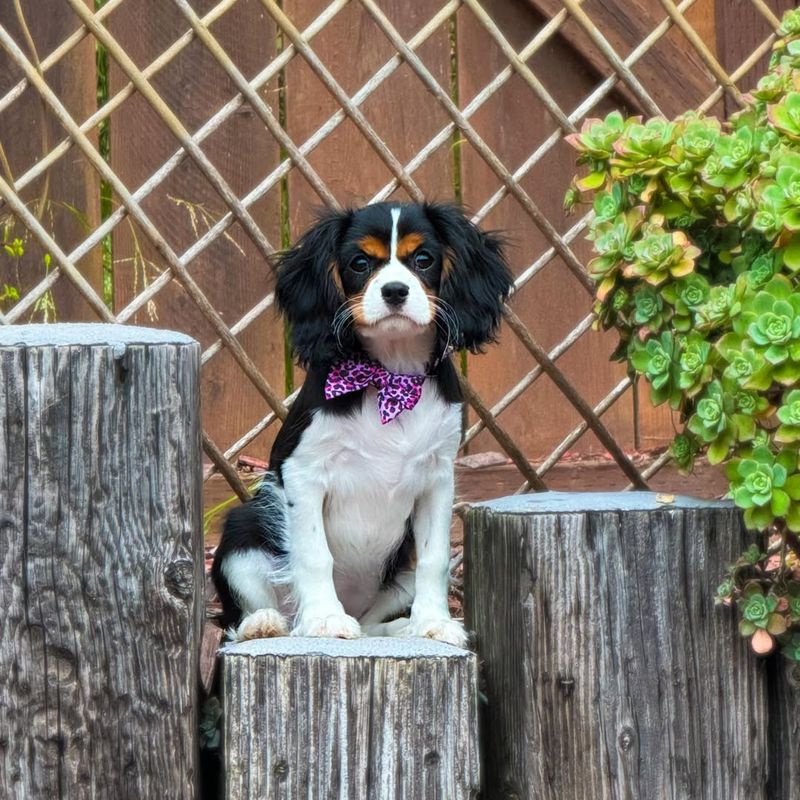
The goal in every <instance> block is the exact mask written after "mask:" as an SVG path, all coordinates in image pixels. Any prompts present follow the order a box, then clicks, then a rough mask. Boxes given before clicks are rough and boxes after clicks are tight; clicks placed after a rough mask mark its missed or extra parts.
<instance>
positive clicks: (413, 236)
mask: <svg viewBox="0 0 800 800" xmlns="http://www.w3.org/2000/svg"><path fill="white" fill-rule="evenodd" d="M424 241H425V238H424V237H423V235H422V234H421V233H407V234H406V235H405V236H404V237H403V238H402V239H401V240H400V241H399V242H398V243H397V257H398V258H400V259H402V258H405V257H406V256H409V255H411V253H413V252H414V251H415V250H416V249H417V248H418V247H419V246H420V245H421V244H422V243H423V242H424Z"/></svg>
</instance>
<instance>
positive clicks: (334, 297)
mask: <svg viewBox="0 0 800 800" xmlns="http://www.w3.org/2000/svg"><path fill="white" fill-rule="evenodd" d="M351 216H352V212H349V211H331V212H327V213H325V214H323V215H322V216H321V217H320V218H319V220H318V221H317V224H316V225H314V227H313V228H310V229H309V230H307V231H306V232H305V233H304V234H303V235H302V236H301V237H300V239H299V240H298V241H297V243H296V244H295V246H294V247H292V248H291V249H290V250H286V251H284V252H283V253H281V254H280V255H279V256H278V281H277V285H276V287H275V296H276V297H277V300H278V307H279V308H280V310H281V311H282V312H283V314H284V315H285V316H286V319H287V320H288V322H289V325H290V326H291V340H292V350H293V351H294V354H295V356H296V358H297V360H298V361H299V363H300V365H301V366H303V367H306V368H307V367H308V366H309V365H310V364H313V363H327V362H330V361H332V360H334V359H335V358H336V356H337V355H338V354H339V351H340V347H339V344H338V343H337V340H336V337H335V335H334V332H333V321H334V316H335V315H336V311H337V310H338V309H339V307H340V306H341V304H342V303H344V302H345V299H346V298H345V296H344V292H343V291H342V284H341V280H340V279H339V267H338V255H339V246H340V243H341V241H342V237H343V235H344V233H345V231H346V229H347V225H348V223H349V222H350V218H351Z"/></svg>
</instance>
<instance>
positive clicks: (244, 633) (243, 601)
mask: <svg viewBox="0 0 800 800" xmlns="http://www.w3.org/2000/svg"><path fill="white" fill-rule="evenodd" d="M221 571H222V574H223V575H224V576H225V580H226V581H227V583H228V586H230V587H231V590H232V593H233V595H234V597H235V598H236V603H237V605H238V606H239V608H240V609H241V611H242V619H241V622H240V623H239V625H238V626H237V627H236V628H230V629H229V631H228V636H229V638H230V639H232V640H233V641H235V642H244V641H247V640H248V639H268V638H270V637H272V636H286V635H288V633H289V626H288V623H287V621H286V618H285V617H284V616H283V614H281V612H280V611H279V610H278V598H277V596H276V593H275V589H274V587H273V586H272V583H271V582H270V577H271V576H272V575H274V573H275V564H274V561H273V559H272V558H270V556H269V555H268V554H267V553H265V552H264V551H263V550H256V549H249V550H240V551H238V552H235V553H230V554H229V555H228V556H226V557H225V560H224V561H223V562H222V567H221Z"/></svg>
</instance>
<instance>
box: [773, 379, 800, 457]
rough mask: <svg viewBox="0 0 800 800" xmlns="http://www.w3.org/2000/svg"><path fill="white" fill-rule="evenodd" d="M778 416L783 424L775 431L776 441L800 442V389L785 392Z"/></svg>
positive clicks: (786, 442)
mask: <svg viewBox="0 0 800 800" xmlns="http://www.w3.org/2000/svg"><path fill="white" fill-rule="evenodd" d="M777 417H778V419H779V420H780V423H781V424H780V425H779V426H778V430H777V431H776V432H775V441H776V442H781V443H783V444H791V443H792V442H800V389H792V390H791V391H789V392H786V393H785V394H784V396H783V402H782V403H781V406H780V408H779V409H778V412H777Z"/></svg>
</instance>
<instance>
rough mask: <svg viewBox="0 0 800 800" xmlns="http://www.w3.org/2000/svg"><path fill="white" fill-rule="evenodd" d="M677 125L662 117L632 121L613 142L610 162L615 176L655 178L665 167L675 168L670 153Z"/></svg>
mask: <svg viewBox="0 0 800 800" xmlns="http://www.w3.org/2000/svg"><path fill="white" fill-rule="evenodd" d="M676 132H677V125H676V124H675V123H674V122H669V121H668V120H666V119H664V118H663V117H654V118H653V119H649V120H647V122H644V123H642V122H639V121H632V122H631V123H630V124H628V125H626V126H625V128H624V130H623V131H622V135H621V136H620V137H619V138H618V139H617V140H616V141H615V142H614V157H613V158H612V160H611V164H612V167H614V169H615V172H616V174H619V175H628V174H630V173H632V172H636V173H638V174H640V175H648V176H652V175H656V174H658V173H659V172H660V171H661V170H663V169H664V167H665V166H667V165H674V163H675V161H674V159H672V158H671V156H670V151H671V150H672V146H673V144H674V142H675V134H676Z"/></svg>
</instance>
